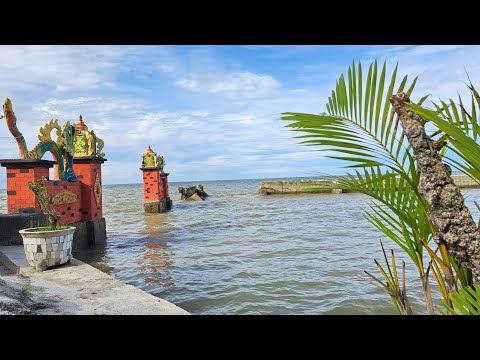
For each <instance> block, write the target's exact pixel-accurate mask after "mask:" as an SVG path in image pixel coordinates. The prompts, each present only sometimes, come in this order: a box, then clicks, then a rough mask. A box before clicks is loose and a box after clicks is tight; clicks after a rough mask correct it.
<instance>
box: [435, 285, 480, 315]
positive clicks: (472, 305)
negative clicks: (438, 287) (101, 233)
mask: <svg viewBox="0 0 480 360" xmlns="http://www.w3.org/2000/svg"><path fill="white" fill-rule="evenodd" d="M449 298H450V300H451V301H452V304H453V305H454V306H453V307H452V306H450V305H448V304H447V303H446V302H445V301H444V300H442V305H443V306H444V307H445V309H446V311H444V310H442V309H441V308H437V309H438V311H439V312H440V313H442V314H445V313H450V314H452V315H480V285H478V284H476V285H474V287H473V288H471V287H465V288H463V289H460V290H459V291H457V292H455V293H454V294H452V295H450V297H449Z"/></svg>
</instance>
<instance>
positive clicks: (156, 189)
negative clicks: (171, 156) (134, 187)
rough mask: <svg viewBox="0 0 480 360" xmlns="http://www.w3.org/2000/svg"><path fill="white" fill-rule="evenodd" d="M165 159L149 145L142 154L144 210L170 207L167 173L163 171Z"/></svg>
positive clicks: (159, 209) (149, 210) (158, 210)
mask: <svg viewBox="0 0 480 360" xmlns="http://www.w3.org/2000/svg"><path fill="white" fill-rule="evenodd" d="M164 166H165V160H164V159H163V156H161V155H157V153H156V152H155V151H153V150H152V149H151V148H150V146H148V149H147V150H146V151H145V152H144V153H143V155H142V167H141V168H140V170H142V172H143V200H144V206H145V212H147V213H160V212H165V211H167V210H170V209H171V208H172V200H171V199H170V196H169V195H168V173H165V172H164V171H163V167H164Z"/></svg>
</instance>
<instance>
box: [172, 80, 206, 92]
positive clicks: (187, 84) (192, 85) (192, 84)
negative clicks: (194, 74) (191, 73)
mask: <svg viewBox="0 0 480 360" xmlns="http://www.w3.org/2000/svg"><path fill="white" fill-rule="evenodd" d="M175 86H178V87H181V88H184V89H188V90H197V89H199V88H200V84H199V83H198V82H197V81H196V80H187V79H180V80H178V81H176V82H175Z"/></svg>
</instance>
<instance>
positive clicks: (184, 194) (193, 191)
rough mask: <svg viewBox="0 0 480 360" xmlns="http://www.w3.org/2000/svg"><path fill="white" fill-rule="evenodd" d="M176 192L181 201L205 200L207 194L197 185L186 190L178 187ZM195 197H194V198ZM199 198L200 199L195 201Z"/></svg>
mask: <svg viewBox="0 0 480 360" xmlns="http://www.w3.org/2000/svg"><path fill="white" fill-rule="evenodd" d="M178 192H179V193H180V194H181V197H180V198H181V199H182V200H196V201H198V200H205V198H206V197H208V194H207V193H206V192H205V191H204V190H203V186H202V185H197V186H190V187H188V188H186V187H182V186H181V187H179V188H178ZM194 195H196V196H194ZM197 198H200V199H197Z"/></svg>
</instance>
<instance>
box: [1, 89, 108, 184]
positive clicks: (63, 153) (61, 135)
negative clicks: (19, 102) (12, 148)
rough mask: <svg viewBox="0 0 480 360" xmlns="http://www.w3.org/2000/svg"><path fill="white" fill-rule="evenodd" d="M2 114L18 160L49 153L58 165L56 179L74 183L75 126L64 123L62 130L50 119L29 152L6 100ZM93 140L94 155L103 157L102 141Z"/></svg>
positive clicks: (41, 129) (36, 157) (10, 103)
mask: <svg viewBox="0 0 480 360" xmlns="http://www.w3.org/2000/svg"><path fill="white" fill-rule="evenodd" d="M3 113H4V116H5V119H6V121H7V126H8V129H9V130H10V132H11V133H12V135H13V136H14V137H15V139H16V141H17V144H18V150H19V156H20V159H32V160H37V159H38V160H39V159H41V158H42V157H43V155H45V153H46V152H50V153H51V154H52V156H53V159H54V160H55V161H56V162H57V164H58V178H59V179H60V180H66V181H75V180H76V179H77V177H76V175H75V173H74V171H73V154H74V153H75V147H74V140H75V126H74V125H71V124H70V121H67V122H66V123H65V125H64V126H63V129H62V128H61V127H60V125H59V124H58V120H57V119H52V120H50V121H49V122H47V123H46V124H45V125H44V126H42V127H41V128H40V135H38V139H39V140H40V142H39V143H38V144H37V145H36V146H35V147H34V148H33V149H32V150H30V151H29V150H28V148H27V144H26V142H25V138H24V137H23V135H22V133H21V132H20V130H18V128H17V118H16V116H15V113H14V112H13V108H12V102H11V101H10V99H8V98H6V99H5V101H4V104H3ZM53 129H56V130H57V132H56V134H57V139H56V141H53V140H52V138H51V132H52V130H53ZM95 140H96V144H97V148H98V150H97V149H95V150H96V151H95V154H96V155H97V156H101V157H103V156H105V154H104V153H101V150H102V148H103V141H102V140H100V139H99V138H97V137H96V136H95ZM100 145H101V147H100Z"/></svg>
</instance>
